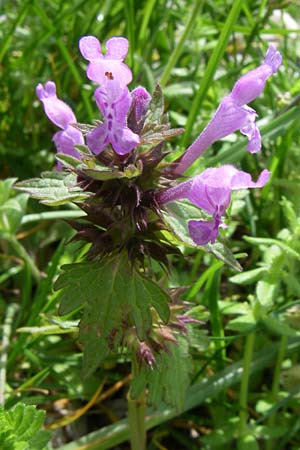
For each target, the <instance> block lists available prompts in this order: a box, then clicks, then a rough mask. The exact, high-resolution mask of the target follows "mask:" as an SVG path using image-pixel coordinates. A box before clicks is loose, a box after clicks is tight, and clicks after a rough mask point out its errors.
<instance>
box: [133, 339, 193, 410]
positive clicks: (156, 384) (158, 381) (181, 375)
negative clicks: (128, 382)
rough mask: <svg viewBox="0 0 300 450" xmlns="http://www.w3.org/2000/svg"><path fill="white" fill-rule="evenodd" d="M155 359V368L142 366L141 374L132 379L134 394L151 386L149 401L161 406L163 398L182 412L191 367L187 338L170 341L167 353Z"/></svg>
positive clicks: (156, 356)
mask: <svg viewBox="0 0 300 450" xmlns="http://www.w3.org/2000/svg"><path fill="white" fill-rule="evenodd" d="M155 358H156V367H155V370H151V369H150V368H148V367H145V366H143V367H142V370H141V371H140V374H139V375H138V376H137V377H136V378H135V379H134V380H133V381H132V386H131V391H130V392H131V395H132V397H134V396H137V395H138V394H139V393H140V392H141V391H142V389H144V388H145V386H146V385H148V389H149V394H148V402H149V404H151V405H153V406H158V405H160V404H161V402H162V401H163V400H164V401H165V402H166V403H168V404H169V405H172V406H174V407H175V408H176V410H177V411H180V410H182V408H183V405H184V401H185V394H186V390H187V388H188V386H189V374H190V372H191V368H192V360H191V357H190V355H189V353H188V342H187V339H185V338H184V337H181V338H179V339H178V343H177V344H174V343H170V344H169V345H168V352H162V353H160V354H159V355H155ZM183 361H184V364H183Z"/></svg>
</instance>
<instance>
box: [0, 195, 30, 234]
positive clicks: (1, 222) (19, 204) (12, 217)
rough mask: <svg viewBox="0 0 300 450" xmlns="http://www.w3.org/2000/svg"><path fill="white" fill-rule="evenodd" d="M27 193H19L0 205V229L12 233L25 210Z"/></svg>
mask: <svg viewBox="0 0 300 450" xmlns="http://www.w3.org/2000/svg"><path fill="white" fill-rule="evenodd" d="M27 200H28V194H19V195H16V196H15V197H13V198H10V199H8V200H6V201H5V202H4V203H3V204H2V205H1V206H0V230H1V231H7V232H9V233H10V234H14V233H15V232H16V231H17V229H18V228H19V226H20V225H21V221H22V218H23V216H24V214H25V212H26V207H27Z"/></svg>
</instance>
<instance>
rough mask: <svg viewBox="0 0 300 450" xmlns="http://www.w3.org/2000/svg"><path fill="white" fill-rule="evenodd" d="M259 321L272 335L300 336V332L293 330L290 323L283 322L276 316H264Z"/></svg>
mask: <svg viewBox="0 0 300 450" xmlns="http://www.w3.org/2000/svg"><path fill="white" fill-rule="evenodd" d="M259 320H260V322H262V324H263V325H264V326H265V327H266V328H267V329H268V330H269V331H270V332H271V333H274V334H275V335H277V336H287V337H296V336H298V337H299V336H300V333H299V332H297V331H296V330H294V329H293V328H291V327H290V326H289V324H288V323H286V322H284V321H283V320H281V319H280V318H279V317H277V316H276V315H275V314H272V315H268V316H267V315H265V316H262V317H260V318H259Z"/></svg>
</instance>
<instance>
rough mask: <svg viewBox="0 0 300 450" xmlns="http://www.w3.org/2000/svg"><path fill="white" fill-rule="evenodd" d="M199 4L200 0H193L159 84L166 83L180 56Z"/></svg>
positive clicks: (200, 3)
mask: <svg viewBox="0 0 300 450" xmlns="http://www.w3.org/2000/svg"><path fill="white" fill-rule="evenodd" d="M201 5H202V0H197V1H196V2H195V5H194V8H193V10H192V12H191V15H190V18H189V20H188V22H187V24H186V27H185V29H184V31H183V33H182V35H181V36H180V39H179V41H178V43H177V45H176V47H175V49H174V50H173V53H172V55H171V56H170V59H169V61H168V64H167V65H166V67H165V70H164V72H163V74H162V76H161V79H160V85H161V86H165V85H166V83H167V81H168V79H169V77H170V74H171V71H172V69H173V67H174V66H175V64H176V63H177V60H178V58H179V56H180V54H181V52H182V47H183V44H184V42H185V40H186V38H187V37H188V34H189V33H190V31H191V29H192V28H193V26H194V24H195V21H196V19H197V16H198V13H199V9H200V6H201Z"/></svg>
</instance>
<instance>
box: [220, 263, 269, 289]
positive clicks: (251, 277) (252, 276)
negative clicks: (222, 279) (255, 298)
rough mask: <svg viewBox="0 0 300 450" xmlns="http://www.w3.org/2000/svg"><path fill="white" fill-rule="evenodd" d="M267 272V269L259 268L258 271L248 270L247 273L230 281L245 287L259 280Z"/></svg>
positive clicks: (238, 275) (231, 278) (240, 274)
mask: <svg viewBox="0 0 300 450" xmlns="http://www.w3.org/2000/svg"><path fill="white" fill-rule="evenodd" d="M267 271H268V268H267V267H259V268H258V269H253V270H247V271H246V272H243V273H238V274H237V275H234V276H233V277H230V278H229V281H231V283H236V284H241V285H243V286H245V285H247V284H252V283H254V282H255V281H257V280H259V279H260V278H261V276H262V275H263V274H264V273H266V272H267Z"/></svg>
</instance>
